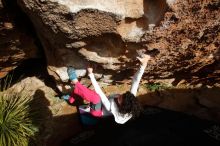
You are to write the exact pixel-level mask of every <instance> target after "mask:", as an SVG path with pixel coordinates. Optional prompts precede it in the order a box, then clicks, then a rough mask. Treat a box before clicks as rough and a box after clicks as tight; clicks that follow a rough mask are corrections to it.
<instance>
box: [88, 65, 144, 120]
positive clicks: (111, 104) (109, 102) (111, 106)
mask: <svg viewBox="0 0 220 146" xmlns="http://www.w3.org/2000/svg"><path fill="white" fill-rule="evenodd" d="M145 68H146V66H143V65H141V66H140V68H139V70H138V71H137V72H136V73H135V75H134V77H133V79H132V85H131V90H130V92H131V93H132V94H134V95H135V96H136V94H137V90H138V87H139V83H140V80H141V78H142V75H143V73H144V70H145ZM89 77H90V79H91V82H92V85H93V86H94V88H95V91H96V93H97V94H99V96H100V98H101V101H102V104H103V105H104V107H105V109H106V110H107V112H109V113H111V114H113V116H114V118H115V121H116V122H117V123H119V124H124V123H125V122H127V121H128V120H129V119H131V117H132V114H130V113H127V114H121V113H119V109H118V106H117V104H116V102H115V100H114V99H113V98H110V99H108V98H107V97H106V95H105V94H104V93H103V91H102V89H101V88H100V86H99V85H98V83H97V81H96V79H95V76H94V74H93V73H90V74H89ZM103 111H105V110H103ZM109 113H106V112H103V115H106V114H109Z"/></svg>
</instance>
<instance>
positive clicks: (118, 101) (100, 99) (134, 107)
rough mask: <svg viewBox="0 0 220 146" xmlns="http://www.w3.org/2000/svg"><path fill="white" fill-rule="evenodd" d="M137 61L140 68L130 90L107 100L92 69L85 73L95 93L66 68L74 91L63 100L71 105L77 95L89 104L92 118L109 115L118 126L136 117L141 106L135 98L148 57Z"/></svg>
mask: <svg viewBox="0 0 220 146" xmlns="http://www.w3.org/2000/svg"><path fill="white" fill-rule="evenodd" d="M137 59H138V60H139V61H140V62H141V66H140V68H139V70H138V71H137V72H136V74H135V75H134V77H133V80H132V86H131V90H130V91H127V92H126V93H124V94H122V95H120V94H114V95H110V96H109V97H108V98H107V97H106V95H105V94H104V93H103V91H102V90H101V88H100V86H99V85H98V83H97V81H96V79H95V77H94V74H93V68H87V71H88V76H89V77H90V79H91V82H92V85H93V86H94V89H95V91H93V90H90V89H88V88H87V87H85V86H83V85H82V84H81V83H80V82H79V81H78V79H77V76H76V73H75V70H74V68H73V67H68V69H67V73H68V75H69V79H70V81H71V84H72V85H73V86H74V90H73V92H72V94H71V96H70V97H69V96H67V97H65V98H68V99H69V101H70V102H71V103H73V102H74V100H75V99H74V97H73V96H74V95H79V96H80V97H82V98H83V99H84V100H86V101H88V102H90V113H91V114H92V115H93V116H95V117H102V116H105V115H109V114H111V115H113V116H114V119H115V121H116V122H117V123H119V124H124V123H126V122H127V121H128V120H129V119H131V118H135V117H138V116H139V114H140V112H141V106H140V104H139V102H138V100H137V98H136V97H135V96H136V93H137V89H138V86H139V83H140V80H141V77H142V75H143V73H144V70H145V68H146V66H147V63H148V61H149V59H150V56H149V55H142V57H137ZM102 105H103V106H104V107H103V106H102Z"/></svg>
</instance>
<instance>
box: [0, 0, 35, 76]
mask: <svg viewBox="0 0 220 146" xmlns="http://www.w3.org/2000/svg"><path fill="white" fill-rule="evenodd" d="M17 8H18V7H14V6H13V5H7V7H5V6H4V5H3V4H2V2H1V3H0V78H3V77H4V76H5V75H7V74H8V72H10V71H11V70H13V69H14V68H16V67H17V66H18V65H19V64H20V63H21V62H22V61H23V60H25V59H29V58H36V57H39V50H38V48H37V46H36V44H35V42H34V38H33V36H32V35H30V34H28V33H27V28H26V27H29V26H28V25H29V24H28V23H27V21H26V20H25V19H24V17H23V15H22V14H21V10H20V11H19V10H18V9H17ZM17 19H23V24H21V23H19V22H18V21H17Z"/></svg>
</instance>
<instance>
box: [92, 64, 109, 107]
mask: <svg viewBox="0 0 220 146" xmlns="http://www.w3.org/2000/svg"><path fill="white" fill-rule="evenodd" d="M92 71H93V69H92V68H88V73H89V77H90V80H91V82H92V85H93V86H94V88H95V91H96V93H97V94H99V96H100V98H101V101H102V104H103V105H104V106H105V108H106V109H107V110H108V111H110V102H109V100H108V98H107V97H106V95H105V94H104V93H103V91H102V89H101V88H100V86H99V84H98V83H97V81H96V79H95V76H94V74H93V72H92Z"/></svg>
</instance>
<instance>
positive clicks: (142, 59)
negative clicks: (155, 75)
mask: <svg viewBox="0 0 220 146" xmlns="http://www.w3.org/2000/svg"><path fill="white" fill-rule="evenodd" d="M150 58H151V56H150V55H146V54H144V55H143V56H142V57H137V59H138V60H139V61H140V62H141V64H142V65H147V63H148V61H149V60H150Z"/></svg>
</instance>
